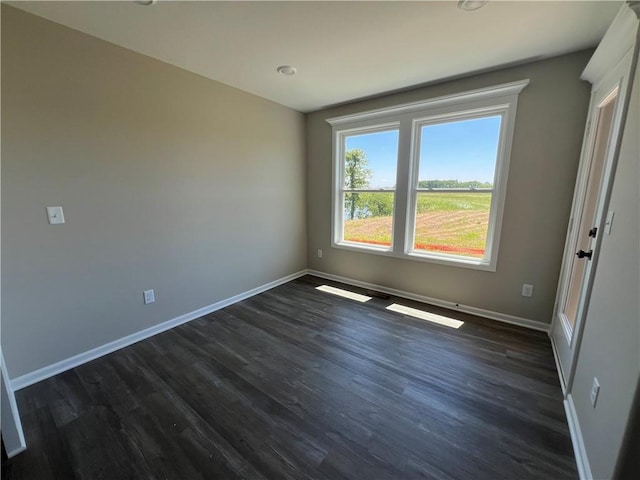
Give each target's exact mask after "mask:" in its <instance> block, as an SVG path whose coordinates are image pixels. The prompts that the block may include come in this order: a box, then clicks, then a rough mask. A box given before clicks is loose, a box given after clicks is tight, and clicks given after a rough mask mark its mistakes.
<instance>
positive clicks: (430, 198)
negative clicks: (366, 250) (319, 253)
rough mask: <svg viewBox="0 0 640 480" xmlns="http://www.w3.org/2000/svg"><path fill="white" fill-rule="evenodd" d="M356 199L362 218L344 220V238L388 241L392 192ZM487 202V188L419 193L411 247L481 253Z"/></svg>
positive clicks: (488, 204)
mask: <svg viewBox="0 0 640 480" xmlns="http://www.w3.org/2000/svg"><path fill="white" fill-rule="evenodd" d="M347 195H351V194H347ZM357 201H358V207H359V209H358V212H359V216H361V217H365V218H354V219H353V220H345V224H344V239H345V240H347V241H351V242H358V243H368V244H374V245H391V232H392V222H391V211H392V209H393V193H366V194H359V197H358V198H357ZM490 205H491V193H490V192H479V193H471V192H446V193H445V192H442V193H435V192H424V193H420V194H419V195H418V205H417V209H416V210H417V212H416V237H415V244H414V248H416V249H418V250H424V251H433V252H443V253H450V254H454V255H464V256H471V257H482V256H484V250H485V245H486V240H487V228H488V225H489V208H490ZM345 213H346V214H348V212H345Z"/></svg>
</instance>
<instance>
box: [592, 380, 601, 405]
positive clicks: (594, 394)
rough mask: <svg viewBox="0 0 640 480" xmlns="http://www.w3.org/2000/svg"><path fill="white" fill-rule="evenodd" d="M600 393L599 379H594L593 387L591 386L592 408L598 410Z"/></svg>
mask: <svg viewBox="0 0 640 480" xmlns="http://www.w3.org/2000/svg"><path fill="white" fill-rule="evenodd" d="M599 393H600V384H599V383H598V379H597V378H596V377H593V385H591V406H592V407H593V408H596V402H597V401H598V394H599Z"/></svg>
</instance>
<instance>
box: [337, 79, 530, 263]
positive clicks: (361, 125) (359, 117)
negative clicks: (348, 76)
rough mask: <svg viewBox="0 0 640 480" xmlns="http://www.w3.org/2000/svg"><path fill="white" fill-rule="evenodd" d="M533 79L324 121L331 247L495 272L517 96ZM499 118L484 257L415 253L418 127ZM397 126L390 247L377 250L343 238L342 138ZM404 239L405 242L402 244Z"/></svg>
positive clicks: (371, 246) (374, 247)
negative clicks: (328, 129) (328, 132)
mask: <svg viewBox="0 0 640 480" xmlns="http://www.w3.org/2000/svg"><path fill="white" fill-rule="evenodd" d="M528 84H529V79H524V80H520V81H516V82H511V83H506V84H501V85H496V86H493V87H486V88H481V89H477V90H471V91H467V92H462V93H457V94H453V95H446V96H441V97H436V98H432V99H428V100H424V101H419V102H412V103H406V104H402V105H396V106H391V107H388V108H381V109H376V110H370V111H366V112H361V113H356V114H352V115H345V116H340V117H333V118H329V119H327V120H326V122H327V123H329V124H330V125H331V126H332V147H333V148H332V151H333V161H332V176H333V187H332V190H333V191H332V202H331V209H332V212H331V218H332V221H331V246H332V247H333V248H340V249H347V250H351V251H359V252H363V253H373V254H377V255H385V256H392V257H397V258H403V259H411V260H416V261H424V262H430V263H437V264H443V265H449V266H456V267H465V268H472V269H478V270H487V271H493V272H495V271H496V268H497V261H498V249H499V243H500V235H501V231H502V219H503V215H504V203H505V198H506V186H507V178H508V172H509V163H510V159H511V158H510V157H511V147H512V143H513V132H514V127H515V117H516V109H517V103H518V95H519V94H520V92H521V91H522V90H523V89H524V88H525V87H526V86H527V85H528ZM492 114H494V115H495V114H500V115H501V116H502V120H501V124H500V138H499V144H498V151H497V157H496V167H495V173H494V187H493V192H494V194H492V198H491V207H490V208H491V210H490V218H489V227H488V232H487V243H486V250H485V257H484V258H483V259H476V258H472V257H463V256H458V255H451V254H445V253H432V252H427V253H424V252H416V251H415V250H414V249H413V239H414V229H415V220H414V218H415V208H416V203H417V190H416V187H417V181H418V180H417V170H418V164H419V159H418V156H419V142H420V139H419V138H418V137H419V136H420V127H421V126H422V125H425V124H429V123H442V122H443V121H446V120H451V121H455V120H456V119H460V120H463V119H469V118H480V117H485V116H490V115H492ZM391 128H398V129H399V136H398V159H397V172H396V188H395V190H394V214H393V221H392V242H391V247H382V248H380V247H378V246H375V245H367V244H361V243H356V242H348V241H345V240H343V236H342V235H343V227H344V220H343V216H344V212H343V211H342V210H339V209H338V208H337V207H339V206H340V205H342V200H341V199H340V197H341V196H342V193H343V192H342V190H343V188H342V187H343V183H339V182H342V181H343V178H342V170H343V156H344V151H343V150H344V148H343V145H344V141H343V139H344V137H345V136H348V135H349V134H354V133H358V132H367V131H368V132H374V131H383V130H385V129H387V130H388V129H391ZM398 240H401V241H398Z"/></svg>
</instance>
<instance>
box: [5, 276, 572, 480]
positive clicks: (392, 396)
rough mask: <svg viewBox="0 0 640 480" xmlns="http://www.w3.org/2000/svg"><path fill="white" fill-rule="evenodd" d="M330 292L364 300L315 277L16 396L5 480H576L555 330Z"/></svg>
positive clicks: (357, 290)
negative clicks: (16, 421) (408, 311)
mask: <svg viewBox="0 0 640 480" xmlns="http://www.w3.org/2000/svg"><path fill="white" fill-rule="evenodd" d="M321 284H330V285H334V286H338V287H343V288H345V289H348V290H350V291H356V292H359V293H364V291H363V290H361V289H357V288H355V287H348V286H343V285H340V284H337V283H335V282H328V281H324V280H321V279H319V278H316V277H311V276H306V277H303V278H300V279H298V280H295V281H293V282H290V283H288V284H286V285H282V286H280V287H277V288H274V289H272V290H270V291H268V292H265V293H262V294H260V295H257V296H255V297H253V298H250V299H248V300H245V301H243V302H240V303H238V304H235V305H233V306H230V307H227V308H225V309H223V310H220V311H217V312H215V313H212V314H210V315H207V316H205V317H203V318H200V319H198V320H195V321H193V322H190V323H188V324H185V325H182V326H180V327H177V328H175V329H173V330H171V331H168V332H165V333H162V334H160V335H157V336H155V337H153V338H150V339H147V340H144V341H142V342H140V343H137V344H135V345H132V346H130V347H127V348H124V349H122V350H120V351H118V352H115V353H113V354H111V355H108V356H105V357H102V358H100V359H98V360H95V361H93V362H90V363H88V364H85V365H82V366H80V367H77V368H75V369H73V370H70V371H67V372H65V373H62V374H60V375H58V376H56V377H54V378H51V379H49V380H45V381H43V382H40V383H38V384H36V385H33V386H31V387H28V388H25V389H23V390H21V391H19V392H17V400H18V405H19V408H20V412H21V414H22V420H23V425H24V428H25V435H26V439H27V444H28V449H27V451H26V452H24V453H22V454H20V455H18V456H16V457H14V458H13V459H11V460H9V461H7V462H5V464H4V465H3V473H4V475H3V478H7V479H39V480H45V479H76V478H77V479H127V478H135V479H147V478H154V479H214V478H220V479H233V478H266V479H305V478H307V479H331V480H337V479H346V478H349V479H367V480H369V479H370V480H378V479H417V478H443V479H499V478H505V479H526V478H544V479H561V478H577V472H576V466H575V461H574V458H573V450H572V446H571V441H570V437H569V431H568V428H567V424H566V420H565V415H564V410H563V406H562V394H561V390H560V386H559V382H558V377H557V374H556V371H555V364H554V360H553V355H552V352H551V347H550V343H549V340H548V337H547V336H546V334H544V333H542V332H534V331H530V330H526V329H522V328H519V327H515V326H510V325H506V324H501V323H498V322H494V321H490V320H485V319H481V318H477V317H473V316H470V315H464V314H460V313H457V312H448V311H446V310H442V309H437V308H434V307H427V306H425V305H422V304H418V303H416V302H411V301H408V300H401V299H396V298H391V299H388V300H385V299H381V298H373V299H372V300H370V301H369V302H366V303H358V302H356V301H353V300H349V299H344V298H340V297H336V296H333V295H330V294H328V293H324V292H320V291H318V290H316V289H315V287H316V286H317V285H321ZM394 302H398V303H402V304H403V305H407V306H412V307H415V308H421V309H425V310H429V311H432V312H435V313H439V314H445V315H451V316H455V317H456V318H458V319H460V320H463V321H464V325H462V326H461V327H460V328H459V329H457V330H456V329H453V328H449V327H444V326H439V325H435V324H431V323H429V322H427V321H424V320H418V319H415V318H411V317H407V316H403V315H401V314H398V313H394V312H390V311H388V310H385V307H386V306H387V305H389V304H391V303H394Z"/></svg>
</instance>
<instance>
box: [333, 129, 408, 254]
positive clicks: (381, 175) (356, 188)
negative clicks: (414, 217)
mask: <svg viewBox="0 0 640 480" xmlns="http://www.w3.org/2000/svg"><path fill="white" fill-rule="evenodd" d="M340 141H341V145H340V148H341V154H340V156H341V159H342V161H341V162H340V169H341V171H340V173H341V175H342V180H341V182H340V183H341V184H342V193H341V195H340V200H341V201H342V208H340V210H341V211H342V212H343V221H342V222H340V223H339V225H340V226H341V227H342V228H343V231H342V232H341V235H340V237H341V239H342V240H343V241H344V242H345V243H353V244H363V245H368V246H383V247H391V245H392V233H393V207H394V203H395V198H394V197H395V195H394V193H395V188H396V169H397V160H398V129H397V127H395V128H394V127H383V128H382V129H375V130H369V129H365V130H358V131H355V132H348V133H345V134H344V135H341V137H340Z"/></svg>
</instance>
